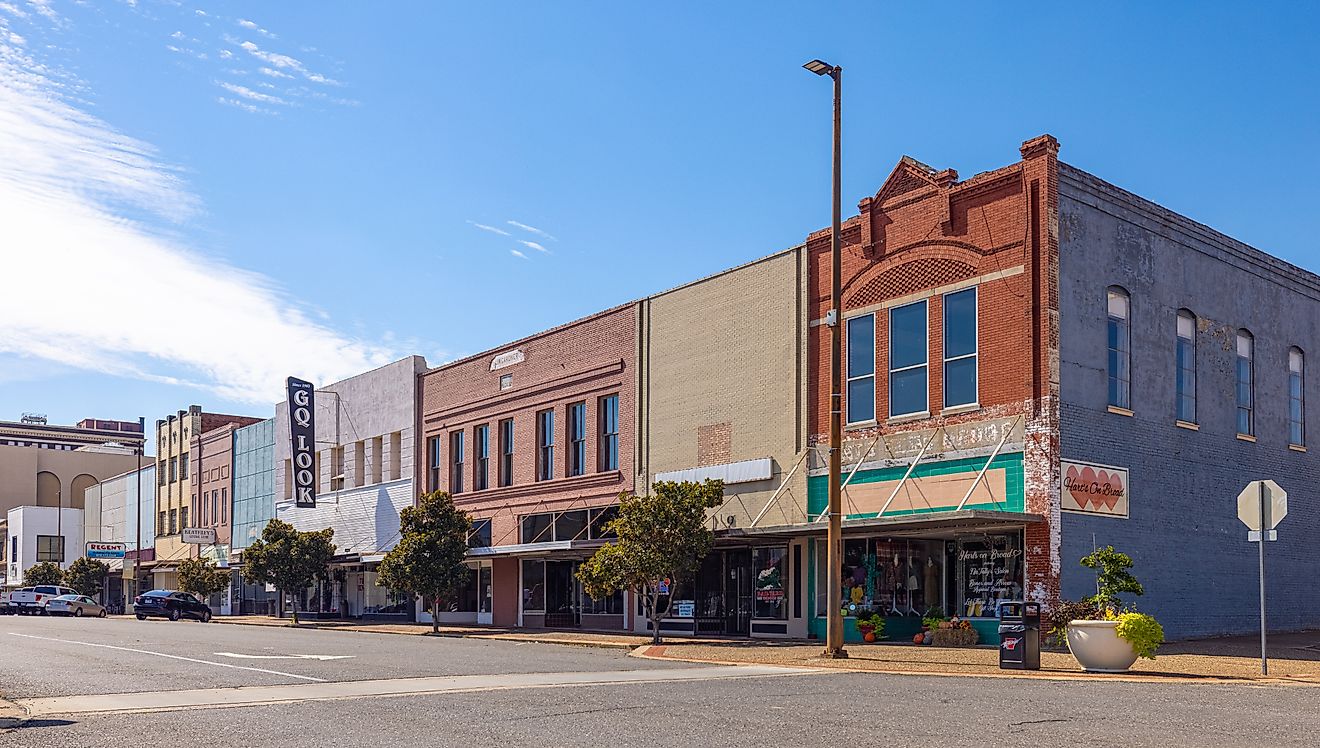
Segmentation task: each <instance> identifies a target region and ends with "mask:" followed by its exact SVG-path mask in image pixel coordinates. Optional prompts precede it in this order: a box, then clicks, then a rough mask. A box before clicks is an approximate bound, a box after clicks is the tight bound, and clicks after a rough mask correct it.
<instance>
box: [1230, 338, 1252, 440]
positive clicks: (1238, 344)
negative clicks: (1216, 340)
mask: <svg viewBox="0 0 1320 748" xmlns="http://www.w3.org/2000/svg"><path fill="white" fill-rule="evenodd" d="M1244 340H1245V341H1246V343H1247V355H1246V356H1243V355H1242V343H1243V341H1244ZM1233 342H1234V350H1233V353H1234V359H1233V403H1234V409H1233V428H1234V429H1235V430H1236V431H1237V433H1238V435H1239V436H1250V437H1254V436H1255V435H1256V336H1255V335H1253V334H1252V333H1251V331H1250V330H1247V329H1245V328H1243V329H1240V330H1238V331H1237V335H1236V336H1235V337H1234V339H1233ZM1244 358H1245V359H1246V360H1247V404H1246V405H1245V406H1243V405H1242V403H1241V402H1239V400H1238V387H1239V386H1241V381H1240V380H1239V378H1238V367H1237V364H1238V361H1239V360H1241V359H1244ZM1244 407H1245V409H1246V411H1247V430H1246V431H1243V430H1242V429H1240V428H1238V426H1240V425H1241V424H1239V423H1238V415H1239V413H1238V411H1241V410H1243V409H1244Z"/></svg>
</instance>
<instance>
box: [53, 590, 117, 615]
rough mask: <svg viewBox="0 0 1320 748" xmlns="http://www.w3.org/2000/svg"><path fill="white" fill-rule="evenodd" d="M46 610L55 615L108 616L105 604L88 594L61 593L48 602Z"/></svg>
mask: <svg viewBox="0 0 1320 748" xmlns="http://www.w3.org/2000/svg"><path fill="white" fill-rule="evenodd" d="M46 612H47V613H49V614H50V615H53V616H56V615H59V616H75V617H77V618H81V617H83V616H96V617H98V618H105V617H106V611H105V606H103V605H101V604H100V603H98V602H96V601H95V600H93V599H92V598H90V597H88V596H86V595H60V596H59V597H57V598H55V599H54V600H51V601H50V602H48V603H46Z"/></svg>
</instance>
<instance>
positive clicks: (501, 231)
mask: <svg viewBox="0 0 1320 748" xmlns="http://www.w3.org/2000/svg"><path fill="white" fill-rule="evenodd" d="M468 223H470V224H472V225H473V226H476V227H477V228H479V229H481V230H482V231H489V232H490V233H492V234H499V235H500V236H513V234H510V233H509V232H507V231H505V230H504V229H500V228H495V227H494V226H487V225H486V224H484V223H477V222H476V221H468Z"/></svg>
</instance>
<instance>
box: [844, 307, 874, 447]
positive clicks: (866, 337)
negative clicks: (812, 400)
mask: <svg viewBox="0 0 1320 748" xmlns="http://www.w3.org/2000/svg"><path fill="white" fill-rule="evenodd" d="M847 420H848V423H864V422H866V421H873V420H875V315H874V314H864V315H862V316H861V317H853V318H852V319H850V320H848V418H847Z"/></svg>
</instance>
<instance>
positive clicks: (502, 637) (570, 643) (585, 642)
mask: <svg viewBox="0 0 1320 748" xmlns="http://www.w3.org/2000/svg"><path fill="white" fill-rule="evenodd" d="M211 622H212V623H225V624H229V625H231V626H255V627H258V628H262V627H265V628H296V629H299V630H302V631H349V632H353V633H358V634H387V635H392V636H425V637H429V636H434V635H433V634H432V633H431V632H430V631H407V632H404V631H388V630H372V629H370V628H368V627H365V626H361V625H354V624H331V625H324V624H320V625H318V624H315V623H300V624H298V625H297V626H294V625H293V623H292V622H289V623H256V622H255V621H234V620H226V619H224V618H222V617H216V618H212V619H211ZM439 636H441V637H444V638H449V639H495V640H498V641H510V642H518V643H521V644H560V645H563V646H566V647H592V648H596V649H614V650H627V651H632V650H633V649H635V648H636V647H637V645H635V644H632V643H631V642H621V641H596V640H593V639H557V638H554V637H538V636H535V635H528V634H504V633H497V632H492V633H485V632H479V631H478V632H462V633H455V632H446V631H445V630H444V629H441V630H440V634H439Z"/></svg>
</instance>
